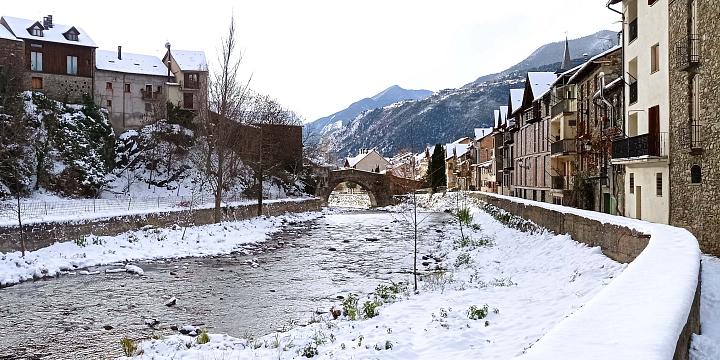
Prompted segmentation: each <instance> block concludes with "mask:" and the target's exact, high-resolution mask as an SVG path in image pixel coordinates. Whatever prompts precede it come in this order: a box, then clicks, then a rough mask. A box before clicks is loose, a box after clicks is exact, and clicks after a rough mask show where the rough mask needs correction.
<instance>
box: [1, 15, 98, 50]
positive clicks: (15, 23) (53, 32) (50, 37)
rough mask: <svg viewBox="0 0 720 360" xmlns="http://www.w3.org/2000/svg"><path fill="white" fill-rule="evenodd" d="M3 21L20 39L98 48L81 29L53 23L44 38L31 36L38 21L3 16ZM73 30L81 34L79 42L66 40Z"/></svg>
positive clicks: (46, 30) (44, 33) (45, 30)
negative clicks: (69, 31) (29, 30)
mask: <svg viewBox="0 0 720 360" xmlns="http://www.w3.org/2000/svg"><path fill="white" fill-rule="evenodd" d="M2 20H3V21H4V22H5V23H6V24H7V26H8V28H9V30H10V32H12V33H13V35H15V37H16V38H18V39H24V40H36V41H46V42H52V43H58V44H68V45H77V46H85V47H92V48H96V47H97V45H95V42H94V41H93V40H92V39H91V38H90V36H88V34H87V33H86V32H85V31H84V30H83V29H81V28H79V27H75V26H70V25H62V24H55V23H53V27H51V28H49V29H44V30H43V36H34V35H30V32H28V29H29V28H30V27H32V26H33V25H35V24H37V23H39V22H38V21H37V20H28V19H21V18H16V17H10V16H3V17H2ZM72 28H75V29H76V30H77V32H79V33H80V34H79V35H78V41H73V40H68V39H67V38H65V35H64V34H65V33H66V32H68V30H70V29H72Z"/></svg>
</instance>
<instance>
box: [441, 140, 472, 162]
mask: <svg viewBox="0 0 720 360" xmlns="http://www.w3.org/2000/svg"><path fill="white" fill-rule="evenodd" d="M470 148H472V144H456V143H452V144H445V159H446V160H447V159H449V158H451V157H453V156H456V157H461V156H463V155H465V154H467V152H468V151H470Z"/></svg>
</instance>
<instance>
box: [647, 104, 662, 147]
mask: <svg viewBox="0 0 720 360" xmlns="http://www.w3.org/2000/svg"><path fill="white" fill-rule="evenodd" d="M648 155H653V156H660V106H659V105H655V106H653V107H651V108H650V109H648Z"/></svg>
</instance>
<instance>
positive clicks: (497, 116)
mask: <svg viewBox="0 0 720 360" xmlns="http://www.w3.org/2000/svg"><path fill="white" fill-rule="evenodd" d="M493 120H494V121H495V122H494V123H495V127H499V126H500V110H493Z"/></svg>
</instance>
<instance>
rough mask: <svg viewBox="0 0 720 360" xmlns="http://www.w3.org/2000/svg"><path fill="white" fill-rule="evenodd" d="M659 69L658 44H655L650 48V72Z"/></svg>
mask: <svg viewBox="0 0 720 360" xmlns="http://www.w3.org/2000/svg"><path fill="white" fill-rule="evenodd" d="M658 71H660V44H655V45H653V46H652V47H651V48H650V73H651V74H652V73H656V72H658Z"/></svg>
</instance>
